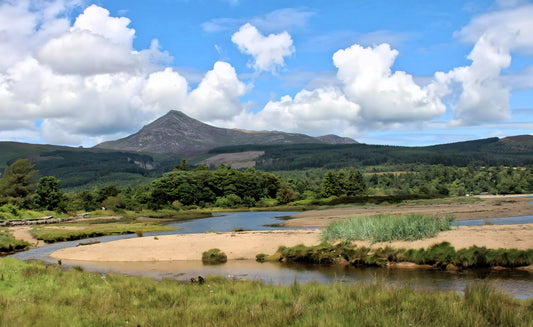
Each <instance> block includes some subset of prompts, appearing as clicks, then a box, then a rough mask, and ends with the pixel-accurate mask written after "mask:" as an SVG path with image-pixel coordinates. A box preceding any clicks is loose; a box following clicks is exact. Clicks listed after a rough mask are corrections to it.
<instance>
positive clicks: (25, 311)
mask: <svg viewBox="0 0 533 327" xmlns="http://www.w3.org/2000/svg"><path fill="white" fill-rule="evenodd" d="M0 272H1V273H2V274H3V276H4V280H1V281H0V326H137V325H140V326H410V325H411V326H489V325H492V326H494V325H496V326H526V327H528V326H533V310H532V308H533V300H528V301H520V300H515V299H512V298H510V297H508V296H506V295H503V294H501V293H499V292H497V291H496V290H494V289H493V288H492V287H491V286H490V285H487V284H474V285H471V286H468V287H467V288H466V290H465V295H464V296H461V295H459V294H458V293H455V292H429V291H426V292H419V291H414V290H413V289H411V288H408V287H402V286H397V287H392V286H388V285H387V284H385V283H384V282H383V281H381V280H376V281H371V282H365V283H359V284H343V283H336V284H330V285H321V284H317V283H311V284H300V283H298V282H296V281H295V282H294V283H293V284H291V285H288V286H278V285H271V284H269V285H266V284H263V283H260V282H255V281H253V282H247V281H239V280H226V279H224V278H220V277H213V276H208V277H207V278H206V280H205V283H204V284H203V285H199V284H183V283H180V282H177V281H175V280H168V279H167V280H162V281H159V282H158V281H154V280H152V279H149V278H146V277H126V276H121V275H113V274H108V275H100V274H96V273H90V272H82V271H77V270H75V269H70V270H62V269H61V267H60V266H57V265H49V266H45V265H43V264H39V263H36V262H22V261H18V260H15V259H11V258H7V259H0Z"/></svg>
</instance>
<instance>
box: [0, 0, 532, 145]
mask: <svg viewBox="0 0 533 327" xmlns="http://www.w3.org/2000/svg"><path fill="white" fill-rule="evenodd" d="M77 6H79V3H78V1H77V0H71V1H69V0H54V1H45V2H39V3H38V5H37V2H36V1H33V0H20V1H6V2H3V3H2V4H1V5H0V53H3V54H5V55H4V56H2V57H0V115H1V117H2V120H1V121H0V139H10V140H16V139H25V140H28V139H31V140H35V141H44V142H48V143H56V144H69V145H79V144H83V145H93V144H95V143H98V142H100V141H103V140H109V139H114V138H118V137H122V136H125V135H126V134H129V133H131V132H132V131H134V130H136V129H138V128H140V127H141V126H142V125H143V124H146V123H148V122H150V121H152V120H153V119H155V118H157V117H159V116H161V115H163V114H164V113H166V112H167V111H169V110H171V109H178V110H182V111H184V112H185V113H186V114H188V115H190V116H192V117H194V118H197V119H200V120H202V121H204V122H208V123H212V124H216V125H218V126H224V127H238V128H247V129H259V130H265V129H268V130H273V129H277V130H283V131H287V132H301V133H307V134H313V135H320V134H329V133H337V134H340V135H344V136H352V137H357V136H358V135H360V134H362V133H365V132H368V131H370V130H375V129H378V130H379V129H381V130H382V129H402V128H403V129H408V128H412V127H413V126H416V127H417V128H419V126H422V125H427V124H432V123H435V122H436V120H438V119H439V118H441V117H442V116H443V115H445V114H446V113H447V111H449V115H450V116H452V117H453V120H451V121H442V120H441V121H439V124H440V125H444V126H446V125H448V126H452V125H453V126H455V125H469V126H471V125H476V124H482V123H486V122H495V121H502V120H509V119H510V118H511V110H510V106H509V97H510V94H511V92H512V90H513V89H531V85H533V78H532V77H531V74H529V72H530V71H531V70H532V69H533V67H525V68H524V69H523V70H522V71H521V72H519V73H517V74H506V69H508V68H509V67H510V65H511V61H512V55H513V54H515V53H518V54H521V55H525V56H530V55H533V20H531V19H530V18H531V17H533V6H531V5H527V6H521V7H519V8H516V7H512V8H509V9H504V10H500V11H495V12H491V13H487V14H482V15H479V16H477V17H475V18H474V19H472V21H471V22H470V23H469V24H467V25H466V26H465V27H464V28H463V29H461V30H460V31H458V32H457V33H456V38H457V39H458V40H460V41H462V42H465V43H467V44H471V45H472V50H471V51H470V53H469V55H468V59H469V60H470V61H471V63H470V65H466V66H463V67H457V68H454V69H452V70H450V71H448V72H436V73H435V74H434V76H432V78H431V79H430V81H428V82H427V83H425V85H420V84H418V83H416V82H415V80H416V79H415V78H414V77H413V76H412V75H411V74H409V73H408V72H405V71H401V70H395V69H394V63H395V61H396V59H397V58H398V56H400V55H401V54H400V53H399V52H398V51H397V50H396V49H393V48H391V46H390V45H389V44H387V43H382V44H377V45H373V46H367V47H364V46H361V45H359V44H353V45H352V46H350V47H347V48H345V49H339V50H337V51H336V52H334V53H333V55H332V63H333V65H334V67H335V69H336V74H335V78H334V81H330V82H329V83H323V85H321V87H316V88H310V89H303V90H300V91H297V92H295V94H293V95H283V96H281V97H279V98H273V99H271V100H270V101H268V102H267V103H266V104H265V105H264V106H261V108H254V107H253V104H249V103H243V100H242V99H243V97H244V96H245V95H246V94H247V92H248V91H249V90H250V89H251V88H252V87H253V86H252V83H251V82H250V83H246V82H244V81H242V80H241V79H240V78H239V75H238V73H243V72H237V71H236V69H235V68H234V67H233V66H232V65H231V64H230V63H228V62H223V61H218V62H215V63H213V66H212V69H210V70H209V71H207V72H205V74H204V75H203V77H202V79H201V80H200V82H199V83H198V84H197V85H196V86H195V87H194V88H193V87H192V86H191V84H190V82H189V81H187V79H186V78H185V77H184V76H182V75H180V73H178V72H177V71H176V70H175V69H174V68H172V67H167V66H168V64H169V63H170V62H172V60H173V59H172V57H171V56H170V54H169V53H168V52H166V51H163V50H162V49H161V47H160V45H159V42H158V41H157V40H156V39H154V40H153V41H152V43H151V46H150V47H149V48H146V49H135V48H134V47H133V40H134V38H135V33H136V31H135V30H134V29H133V28H131V27H130V23H131V22H130V20H129V19H128V18H126V17H112V16H111V15H110V13H109V11H108V10H107V9H105V8H102V7H99V6H97V5H91V6H89V7H87V8H85V9H84V10H83V12H81V13H80V14H79V15H78V16H77V17H75V19H73V22H72V23H71V20H70V19H69V17H68V14H69V13H70V12H72V10H73V9H74V8H78V7H77ZM283 13H289V14H291V15H292V16H294V17H297V19H296V21H287V20H283V19H282V17H283V15H282V14H283ZM312 15H313V13H311V12H308V11H303V10H291V9H282V10H279V11H276V12H273V13H271V14H270V16H268V15H267V16H265V18H262V19H259V18H256V19H255V20H254V19H251V20H250V21H249V22H248V23H245V24H244V25H242V24H239V26H240V27H238V26H236V27H235V28H234V29H235V30H233V31H232V32H231V33H232V35H231V41H232V42H233V43H234V44H235V46H236V48H237V49H238V50H239V51H240V52H241V53H242V54H243V55H245V56H248V57H249V59H250V61H249V68H250V69H252V70H253V71H254V72H255V73H256V75H254V76H257V74H258V73H273V74H274V76H276V75H277V73H278V72H279V71H280V70H281V69H287V63H286V60H287V58H289V57H291V56H292V55H293V54H294V53H295V45H294V41H293V38H292V36H291V35H290V34H289V33H288V32H281V33H278V34H275V33H272V34H268V35H266V34H265V31H271V29H272V28H273V27H272V24H269V22H270V23H271V20H275V21H278V22H280V23H279V24H281V25H283V24H284V26H290V27H293V28H298V27H299V26H300V27H301V26H303V24H305V23H306V22H307V20H309V19H310V17H311V16H312ZM268 17H270V19H266V18H268ZM217 23H220V24H221V22H220V21H217ZM233 23H235V22H232V24H233ZM213 24H214V23H213ZM209 26H210V27H209ZM221 26H222V25H216V26H215V25H206V26H204V29H207V28H208V27H209V28H212V30H210V32H216V31H218V30H219V29H216V28H221ZM256 26H257V27H256ZM192 85H195V84H194V83H193V84H192Z"/></svg>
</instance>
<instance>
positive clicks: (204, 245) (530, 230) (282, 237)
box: [51, 224, 533, 262]
mask: <svg viewBox="0 0 533 327" xmlns="http://www.w3.org/2000/svg"><path fill="white" fill-rule="evenodd" d="M444 241H448V242H450V243H451V244H452V246H454V247H455V248H456V249H460V248H468V247H470V246H473V245H477V246H485V247H487V248H493V249H498V248H517V249H521V250H525V249H531V248H533V224H528V225H509V226H501V225H500V226H498V225H493V226H462V227H456V228H454V229H453V230H451V231H447V232H443V233H440V234H439V235H438V236H437V237H434V238H429V239H424V240H419V241H414V242H404V241H401V242H387V243H377V244H374V245H372V246H373V247H384V246H387V245H389V246H392V247H395V248H407V249H409V248H414V249H419V248H427V247H429V246H431V245H433V244H436V243H441V242H444ZM318 243H320V230H293V231H262V232H241V233H203V234H185V235H166V236H159V237H158V239H155V238H154V237H140V238H133V239H127V240H120V241H114V242H109V243H100V244H94V245H89V246H84V247H74V248H67V249H62V250H59V251H56V252H54V253H52V255H51V256H52V257H54V258H57V259H64V260H82V261H119V262H120V261H174V260H201V257H202V252H204V251H206V250H209V249H212V248H219V249H221V250H222V251H224V252H225V253H226V254H227V256H228V259H229V260H237V259H255V256H256V254H258V253H267V254H273V253H274V252H276V250H277V249H278V247H279V246H281V245H285V246H294V245H297V244H305V245H315V244H318ZM355 243H356V244H357V245H358V246H369V245H370V244H369V243H368V242H366V241H358V242H355Z"/></svg>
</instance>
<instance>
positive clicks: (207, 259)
mask: <svg viewBox="0 0 533 327" xmlns="http://www.w3.org/2000/svg"><path fill="white" fill-rule="evenodd" d="M226 261H228V256H227V255H226V253H224V252H222V251H220V249H211V250H208V251H205V252H204V253H202V262H203V263H205V264H218V263H224V262H226Z"/></svg>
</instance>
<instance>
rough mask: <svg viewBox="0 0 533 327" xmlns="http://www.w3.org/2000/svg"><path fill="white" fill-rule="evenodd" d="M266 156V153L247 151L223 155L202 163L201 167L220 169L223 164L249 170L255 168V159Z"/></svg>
mask: <svg viewBox="0 0 533 327" xmlns="http://www.w3.org/2000/svg"><path fill="white" fill-rule="evenodd" d="M263 154H265V151H245V152H234V153H221V154H217V155H215V156H212V157H209V158H207V159H205V160H202V161H200V163H199V164H201V165H209V166H215V167H218V166H220V165H221V164H225V165H228V164H229V165H231V167H232V168H235V169H240V168H248V167H254V166H255V159H257V158H259V157H260V156H262V155H263Z"/></svg>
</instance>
